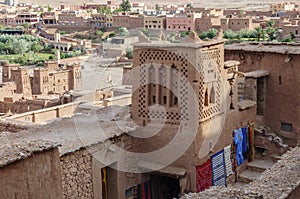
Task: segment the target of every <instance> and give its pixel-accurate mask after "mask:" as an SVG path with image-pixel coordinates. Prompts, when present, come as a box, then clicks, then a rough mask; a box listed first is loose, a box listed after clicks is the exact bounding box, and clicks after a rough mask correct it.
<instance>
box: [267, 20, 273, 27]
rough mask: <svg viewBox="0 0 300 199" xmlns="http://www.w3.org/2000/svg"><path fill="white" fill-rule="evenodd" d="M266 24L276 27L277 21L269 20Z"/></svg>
mask: <svg viewBox="0 0 300 199" xmlns="http://www.w3.org/2000/svg"><path fill="white" fill-rule="evenodd" d="M266 26H267V27H274V26H275V21H273V20H270V21H267V22H266Z"/></svg>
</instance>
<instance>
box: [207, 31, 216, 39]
mask: <svg viewBox="0 0 300 199" xmlns="http://www.w3.org/2000/svg"><path fill="white" fill-rule="evenodd" d="M217 34H218V30H217V29H214V28H211V29H209V30H208V31H207V33H206V36H207V37H208V38H210V39H212V38H214V37H215V36H217Z"/></svg>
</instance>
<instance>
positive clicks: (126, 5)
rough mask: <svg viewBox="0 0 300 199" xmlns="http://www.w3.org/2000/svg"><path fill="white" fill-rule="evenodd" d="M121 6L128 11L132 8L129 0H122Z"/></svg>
mask: <svg viewBox="0 0 300 199" xmlns="http://www.w3.org/2000/svg"><path fill="white" fill-rule="evenodd" d="M120 8H121V10H122V11H123V12H128V11H130V9H131V4H130V2H129V0H122V3H121V4H120Z"/></svg>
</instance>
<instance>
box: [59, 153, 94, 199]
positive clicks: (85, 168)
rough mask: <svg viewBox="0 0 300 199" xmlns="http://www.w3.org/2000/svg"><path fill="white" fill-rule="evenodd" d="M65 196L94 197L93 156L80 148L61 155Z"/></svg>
mask: <svg viewBox="0 0 300 199" xmlns="http://www.w3.org/2000/svg"><path fill="white" fill-rule="evenodd" d="M60 166H61V171H62V192H63V198H93V197H94V192H93V183H92V182H93V180H92V156H91V154H90V153H89V151H88V150H87V149H80V150H78V151H75V152H73V153H69V154H66V155H63V156H61V158H60Z"/></svg>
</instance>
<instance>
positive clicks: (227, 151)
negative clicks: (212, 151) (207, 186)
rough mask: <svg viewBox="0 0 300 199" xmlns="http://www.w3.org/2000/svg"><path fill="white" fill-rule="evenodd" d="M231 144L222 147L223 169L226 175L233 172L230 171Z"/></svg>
mask: <svg viewBox="0 0 300 199" xmlns="http://www.w3.org/2000/svg"><path fill="white" fill-rule="evenodd" d="M230 156H231V146H230V145H229V146H227V147H225V148H224V157H225V170H226V176H229V175H231V174H233V171H232V162H231V158H230Z"/></svg>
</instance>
